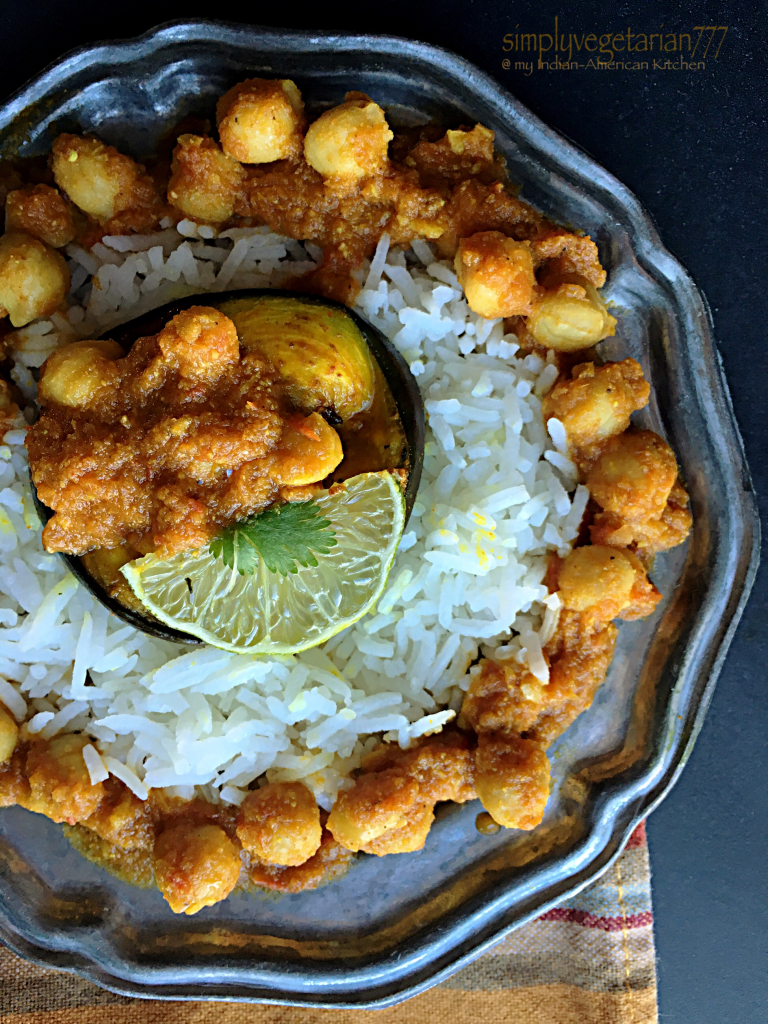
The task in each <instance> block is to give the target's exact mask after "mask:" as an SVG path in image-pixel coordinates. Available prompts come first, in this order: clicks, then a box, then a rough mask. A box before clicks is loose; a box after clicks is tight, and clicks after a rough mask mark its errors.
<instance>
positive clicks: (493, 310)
mask: <svg viewBox="0 0 768 1024" xmlns="http://www.w3.org/2000/svg"><path fill="white" fill-rule="evenodd" d="M454 265H455V268H456V276H457V277H458V279H459V282H460V283H461V286H462V287H463V289H464V294H465V295H466V297H467V302H468V303H469V308H470V309H471V310H473V312H475V313H477V314H478V315H479V316H482V317H485V318H486V319H487V320H494V319H496V318H497V317H505V316H519V315H521V314H523V313H526V312H527V311H528V309H529V307H530V303H531V297H532V295H533V287H534V285H535V284H536V278H535V277H534V275H533V260H532V259H531V253H530V249H529V248H528V247H527V246H526V245H525V244H523V243H521V242H516V241H515V240H514V239H513V238H508V237H507V236H506V235H504V234H502V233H501V231H478V232H477V234H475V235H472V236H471V237H470V238H464V239H462V240H461V242H460V243H459V249H458V252H457V253H456V259H455V262H454Z"/></svg>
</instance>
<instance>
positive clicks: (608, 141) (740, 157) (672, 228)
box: [0, 0, 768, 1024]
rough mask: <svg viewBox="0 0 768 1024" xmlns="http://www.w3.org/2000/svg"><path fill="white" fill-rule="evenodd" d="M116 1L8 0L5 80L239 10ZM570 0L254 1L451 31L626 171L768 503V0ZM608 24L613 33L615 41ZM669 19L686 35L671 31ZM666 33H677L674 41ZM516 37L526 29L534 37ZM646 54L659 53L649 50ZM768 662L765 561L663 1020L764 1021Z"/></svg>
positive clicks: (664, 825) (315, 17)
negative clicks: (83, 50) (180, 23)
mask: <svg viewBox="0 0 768 1024" xmlns="http://www.w3.org/2000/svg"><path fill="white" fill-rule="evenodd" d="M110 6H111V5H108V4H104V3H103V2H102V0H76V2H75V3H74V4H71V5H70V4H63V3H61V2H56V0H54V2H51V0H47V2H41V0H38V2H37V3H35V4H29V3H26V4H25V3H21V2H20V0H16V2H14V3H9V2H8V0H5V2H3V3H2V4H0V37H1V38H2V39H3V48H2V63H0V95H5V94H7V93H8V92H10V91H11V90H13V89H15V88H17V87H18V86H19V85H21V84H22V83H23V82H24V81H25V80H26V79H27V78H29V77H31V75H33V74H34V73H36V72H37V71H39V70H40V69H41V68H42V67H43V66H44V65H45V64H46V63H48V62H49V61H52V60H54V59H55V58H56V57H58V56H59V55H60V54H61V53H63V52H64V51H65V50H67V49H70V48H72V47H74V46H77V45H80V44H82V43H85V42H90V41H92V40H95V39H100V38H115V37H125V36H130V35H136V34H138V33H140V32H142V31H144V30H146V29H148V28H150V27H151V26H152V25H154V24H157V23H158V22H161V21H165V20H170V19H172V18H182V17H185V18H188V17H211V16H217V15H218V16H221V17H227V16H229V17H230V18H231V19H232V20H236V19H237V14H238V13H239V10H240V8H238V7H237V6H234V5H233V6H232V7H230V8H226V7H224V8H211V6H210V5H207V6H205V7H204V6H202V5H195V4H190V3H185V4H181V3H171V2H166V0H155V2H153V3H147V2H145V0H136V2H135V3H133V4H131V5H130V7H129V6H128V5H123V4H120V5H117V6H118V8H119V21H118V20H117V19H116V15H115V14H114V13H113V12H111V11H110ZM573 7H574V5H559V4H557V3H554V2H553V0H536V2H532V0H527V2H525V3H510V2H501V0H485V2H483V0H461V2H459V0H442V2H440V0H421V2H418V0H416V2H414V0H383V3H380V4H379V5H378V6H376V5H370V6H366V7H363V8H361V9H359V10H358V11H357V13H355V14H352V15H350V14H349V13H345V7H343V6H342V5H338V4H333V3H329V4H325V5H319V4H316V3H315V4H312V5H304V4H301V3H298V4H297V3H296V2H295V0H294V2H293V3H291V4H289V5H286V7H285V8H284V9H280V8H277V10H276V13H275V14H274V15H273V16H272V17H270V16H269V14H268V11H267V10H266V8H262V9H261V10H260V11H259V12H258V17H259V18H261V19H262V21H263V23H270V24H275V25H281V26H283V27H291V28H324V29H343V30H345V31H350V30H353V31H369V32H371V31H372V32H381V33H391V34H399V35H407V36H411V37H414V38H420V39H424V40H426V41H428V42H431V43H437V44H439V45H442V46H445V47H448V48H449V49H452V50H455V51H457V52H458V53H460V54H462V55H463V56H464V57H467V58H469V59H470V60H472V61H474V62H475V63H476V64H478V65H479V66H480V67H481V68H483V69H484V70H485V71H487V72H489V73H490V74H492V75H494V76H495V77H496V78H497V79H498V81H499V82H500V83H501V84H502V85H503V86H504V87H505V88H507V89H509V90H511V91H512V92H513V93H515V94H516V95H517V96H518V97H519V98H520V99H521V100H522V101H523V102H524V103H526V104H527V105H528V106H529V107H530V108H531V109H532V110H533V111H534V112H535V113H536V114H538V115H539V117H541V118H542V119H543V120H544V121H546V122H547V123H548V124H550V125H551V126H552V127H554V128H556V129H558V130H559V131H561V132H562V133H564V134H565V135H567V136H569V137H570V138H571V139H573V140H574V141H576V142H577V143H578V144H579V145H580V146H581V147H582V148H584V149H586V150H588V151H589V152H590V153H591V154H592V155H593V156H595V157H596V158H597V159H598V160H599V161H600V162H601V163H602V164H603V165H604V166H605V167H607V168H608V169H609V170H610V171H612V172H613V173H614V174H615V175H616V176H617V177H618V178H620V179H621V180H622V181H624V182H625V183H626V184H627V185H628V186H629V187H630V188H631V189H632V190H633V191H634V192H635V193H636V194H637V195H638V196H639V198H640V199H641V201H642V202H643V203H644V204H645V206H646V208H647V209H648V210H649V211H650V212H651V214H652V215H653V217H654V218H655V220H656V223H657V224H658V227H659V230H660V233H661V236H662V238H663V239H664V241H665V243H666V245H667V246H668V248H670V249H671V250H672V251H673V252H674V253H675V254H676V255H677V256H678V257H679V258H680V259H681V261H682V262H683V263H684V264H685V265H686V266H687V268H688V269H689V270H690V272H691V274H692V275H693V277H694V279H695V280H696V281H697V283H698V284H699V285H700V287H701V288H702V289H703V291H704V292H705V294H706V295H707V297H708V299H709V302H710V304H711V306H712V312H713V315H714V320H715V328H716V336H717V338H718V341H719V345H720V351H721V353H722V358H723V363H724V365H725V370H726V373H727V376H728V380H729V383H730V387H731V393H732V396H733V403H734V407H735V411H736V416H737V418H738V421H739V424H740V427H741V431H742V435H743V437H744V443H745V446H746V450H747V457H748V459H749V463H750V466H751V470H752V477H753V481H754V485H755V488H756V490H757V492H758V495H759V498H760V503H761V512H762V514H763V518H764V521H765V514H766V510H767V508H768V416H766V412H765V407H764V406H763V402H762V399H763V389H766V390H768V303H766V290H768V280H767V279H768V273H767V271H768V259H766V247H765V241H764V239H763V237H762V236H763V234H764V230H763V226H762V225H763V221H764V219H765V210H764V207H765V204H766V198H768V187H767V186H766V177H765V166H766V163H768V126H767V125H766V115H765V109H766V99H768V96H767V95H766V94H767V93H768V89H767V88H766V83H767V82H768V73H767V72H766V69H765V50H766V42H767V41H768V39H767V34H766V24H767V23H768V19H766V16H765V14H766V12H765V8H764V5H762V4H754V3H750V2H748V0H745V2H744V3H733V2H727V0H726V2H723V3H720V4H713V3H710V2H708V0H705V2H704V3H697V4H688V3H686V2H677V3H675V2H667V3H663V2H658V0H650V2H645V3H642V2H640V0H634V2H631V3H624V2H619V3H617V4H615V5H612V6H610V7H609V6H608V5H605V4H600V3H596V2H594V0H586V2H583V3H581V4H579V5H578V6H577V7H576V9H572V8H573ZM555 17H557V18H558V34H559V35H560V36H561V35H562V34H563V33H565V34H566V35H570V34H573V35H574V36H576V37H577V38H578V39H582V38H583V40H584V42H583V44H582V46H583V49H582V51H581V52H580V53H578V52H577V53H576V58H577V59H578V61H579V63H580V64H581V65H582V67H580V68H579V69H574V68H563V67H558V66H557V65H558V62H559V64H560V65H562V64H563V63H564V62H565V58H566V57H567V56H568V54H567V53H566V54H563V53H562V52H561V51H560V48H559V47H558V52H557V53H555V52H554V45H552V40H551V37H552V36H553V35H554V32H555ZM696 26H713V30H712V31H708V30H706V31H703V32H702V31H699V29H698V28H697V27H696ZM717 26H719V28H716V27H717ZM723 29H727V31H723ZM529 33H535V34H536V35H537V36H538V35H539V34H541V35H542V37H543V38H542V39H541V48H542V50H543V51H544V52H543V55H542V56H543V60H544V61H545V62H546V65H547V66H546V67H542V68H539V67H538V66H537V61H538V54H532V53H531V52H530V51H527V52H526V51H525V50H523V51H522V52H516V51H515V49H514V47H515V36H516V35H518V36H520V35H521V34H529ZM590 33H594V36H593V37H590ZM630 33H631V35H630ZM652 33H653V34H655V39H654V38H653V37H652V36H651V34H652ZM609 34H610V35H611V37H612V39H611V41H610V42H606V41H604V40H603V42H602V43H601V38H602V37H605V36H606V35H609ZM617 34H618V35H619V36H620V38H618V39H617V38H616V35H617ZM641 34H642V35H641ZM671 34H674V37H675V46H676V47H677V46H679V45H682V47H683V49H682V52H681V51H680V50H678V49H675V50H672V49H671ZM505 36H507V37H508V41H507V42H506V43H505ZM686 36H690V37H691V44H690V51H689V50H688V41H687V38H686ZM643 37H650V38H648V39H646V46H648V45H649V44H650V43H651V42H652V41H653V45H654V51H653V52H649V51H646V52H645V53H639V52H638V48H640V49H642V38H643ZM661 37H663V39H662V41H663V44H664V46H665V51H663V52H662V53H659V41H660V38H661ZM548 40H549V42H548ZM697 40H698V49H697V51H696V52H695V53H694V52H693V46H694V45H695V44H696V42H697ZM566 42H567V40H566ZM537 44H538V41H537ZM628 44H629V45H630V46H631V47H632V51H631V52H627V46H628ZM707 44H709V49H708V50H707V49H706V48H707ZM517 45H518V49H519V47H521V46H524V45H525V43H523V42H522V40H520V39H518V41H517ZM527 45H528V46H530V45H531V42H530V40H528V41H527ZM601 45H602V49H603V52H602V53H601V52H600V50H601ZM510 46H511V47H512V49H511V50H510V49H509V47H510ZM505 47H506V49H505ZM611 48H613V53H612V56H613V58H614V66H613V67H607V68H606V67H604V66H603V67H600V66H598V59H599V60H601V61H602V62H606V61H608V60H609V59H610V55H609V53H608V52H607V51H608V50H609V49H611ZM550 50H551V51H552V52H550ZM705 51H706V52H705ZM571 56H572V57H573V56H574V51H572V53H571ZM681 58H682V59H681ZM590 61H591V64H590ZM505 62H506V63H505ZM643 62H645V63H646V64H647V67H642V66H641V67H633V65H634V64H636V63H637V64H642V63H643ZM701 65H703V66H701ZM767 663H768V567H766V568H765V569H764V570H763V571H762V572H761V574H760V576H759V577H758V581H757V584H756V586H755V589H754V592H753V597H752V600H751V603H750V605H749V607H748V609H747V612H746V615H745V617H744V619H743V621H742V624H741V627H740V628H739V631H738V633H737V636H736V639H735V641H734V644H733V646H732V648H731V652H730V654H729V656H728V659H727V662H726V665H725V668H724V670H723V673H722V676H721V678H720V682H719V684H718V688H717V691H716V693H715V697H714V701H713V703H712V706H711V708H710V711H709V715H708V717H707V721H706V723H705V725H704V728H703V730H702V732H701V735H700V737H699V740H698V744H697V746H696V749H695V751H694V753H693V756H692V757H691V760H690V763H689V765H688V766H687V768H686V770H685V772H684V774H683V777H682V779H681V781H680V783H679V784H678V786H677V788H676V789H675V790H674V791H673V792H672V794H671V795H670V797H669V798H668V799H667V801H666V802H665V803H664V804H663V805H662V806H661V807H660V808H659V810H658V811H657V812H656V813H655V814H654V815H653V817H652V819H651V821H650V824H649V829H648V832H649V840H650V848H651V859H652V866H653V869H654V904H655V915H656V941H657V948H658V954H659V974H660V979H659V980H660V1003H661V1020H662V1021H663V1022H664V1024H764V1022H765V1021H766V1020H768V971H767V970H766V968H767V967H768V956H767V954H768V922H767V920H766V911H767V910H768V857H766V839H767V838H768V836H767V834H766V833H767V829H766V822H768V756H767V755H766V737H768V688H767V687H766V683H765V672H766V669H765V666H766V664H767Z"/></svg>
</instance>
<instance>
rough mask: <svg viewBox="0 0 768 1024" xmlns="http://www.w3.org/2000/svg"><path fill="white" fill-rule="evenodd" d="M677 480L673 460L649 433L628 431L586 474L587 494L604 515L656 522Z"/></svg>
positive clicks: (672, 454)
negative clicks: (653, 520) (613, 514)
mask: <svg viewBox="0 0 768 1024" xmlns="http://www.w3.org/2000/svg"><path fill="white" fill-rule="evenodd" d="M676 480H677V460H676V459H675V456H674V453H673V451H672V449H671V448H670V447H669V445H668V444H667V443H666V442H665V441H663V440H662V439H661V438H660V437H659V435H658V434H654V433H653V431H651V430H628V431H625V432H624V433H623V434H619V436H618V437H616V438H614V440H613V441H611V443H610V446H609V447H608V448H607V449H606V450H605V451H604V452H603V453H602V454H601V455H600V458H599V459H598V460H597V462H596V463H595V465H594V466H593V467H592V469H590V471H589V473H588V474H587V479H586V484H587V487H588V488H589V493H590V494H591V495H592V497H593V498H594V499H595V501H596V502H597V503H598V505H600V507H601V508H602V509H603V510H604V511H606V512H614V513H616V514H617V515H620V516H623V517H624V518H626V519H632V520H645V519H658V518H659V517H660V516H661V514H662V512H663V511H664V509H665V508H666V505H667V499H668V498H669V494H670V491H671V490H672V487H673V486H674V483H675V481H676Z"/></svg>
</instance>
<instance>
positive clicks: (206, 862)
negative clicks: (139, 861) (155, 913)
mask: <svg viewBox="0 0 768 1024" xmlns="http://www.w3.org/2000/svg"><path fill="white" fill-rule="evenodd" d="M152 864H153V867H154V869H155V878H156V880H157V887H158V889H159V890H160V892H161V893H162V894H163V896H164V897H165V899H166V901H167V902H168V905H169V906H170V908H171V910H172V911H173V912H174V914H196V913H197V912H198V910H202V909H203V907H212V906H213V904H214V903H219V902H220V901H221V900H225V899H226V898H227V896H229V894H230V893H231V892H232V890H233V889H234V888H235V886H236V885H237V881H238V879H239V877H240V867H241V862H240V851H239V850H238V849H237V847H236V846H235V844H234V843H233V842H232V840H231V839H230V838H229V836H228V835H227V834H226V832H225V831H224V829H222V828H219V826H218V825H195V824H194V823H193V822H188V821H185V822H181V823H179V824H178V825H172V826H171V827H170V828H167V829H165V831H164V832H162V833H161V835H160V836H159V838H158V839H157V841H156V842H155V846H154V849H153V851H152Z"/></svg>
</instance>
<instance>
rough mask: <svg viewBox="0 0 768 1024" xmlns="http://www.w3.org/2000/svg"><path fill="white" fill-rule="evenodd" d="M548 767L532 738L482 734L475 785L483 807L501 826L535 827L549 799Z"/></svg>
mask: <svg viewBox="0 0 768 1024" xmlns="http://www.w3.org/2000/svg"><path fill="white" fill-rule="evenodd" d="M549 776H550V768H549V761H548V760H547V755H546V754H545V753H544V749H543V747H542V746H541V745H540V744H539V743H537V742H536V741H535V740H528V739H522V738H521V737H519V736H505V735H502V734H499V733H481V734H480V735H479V736H478V745H477V750H476V751H475V788H476V789H477V795H478V796H479V797H480V801H481V803H482V805H483V807H484V808H485V809H486V811H488V813H489V814H490V815H491V817H492V818H493V820H494V821H497V822H498V823H499V825H503V826H504V828H521V829H526V830H530V829H532V828H535V827H536V826H537V825H538V824H539V822H540V821H541V819H542V818H543V817H544V809H545V807H546V805H547V800H548V799H549Z"/></svg>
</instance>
